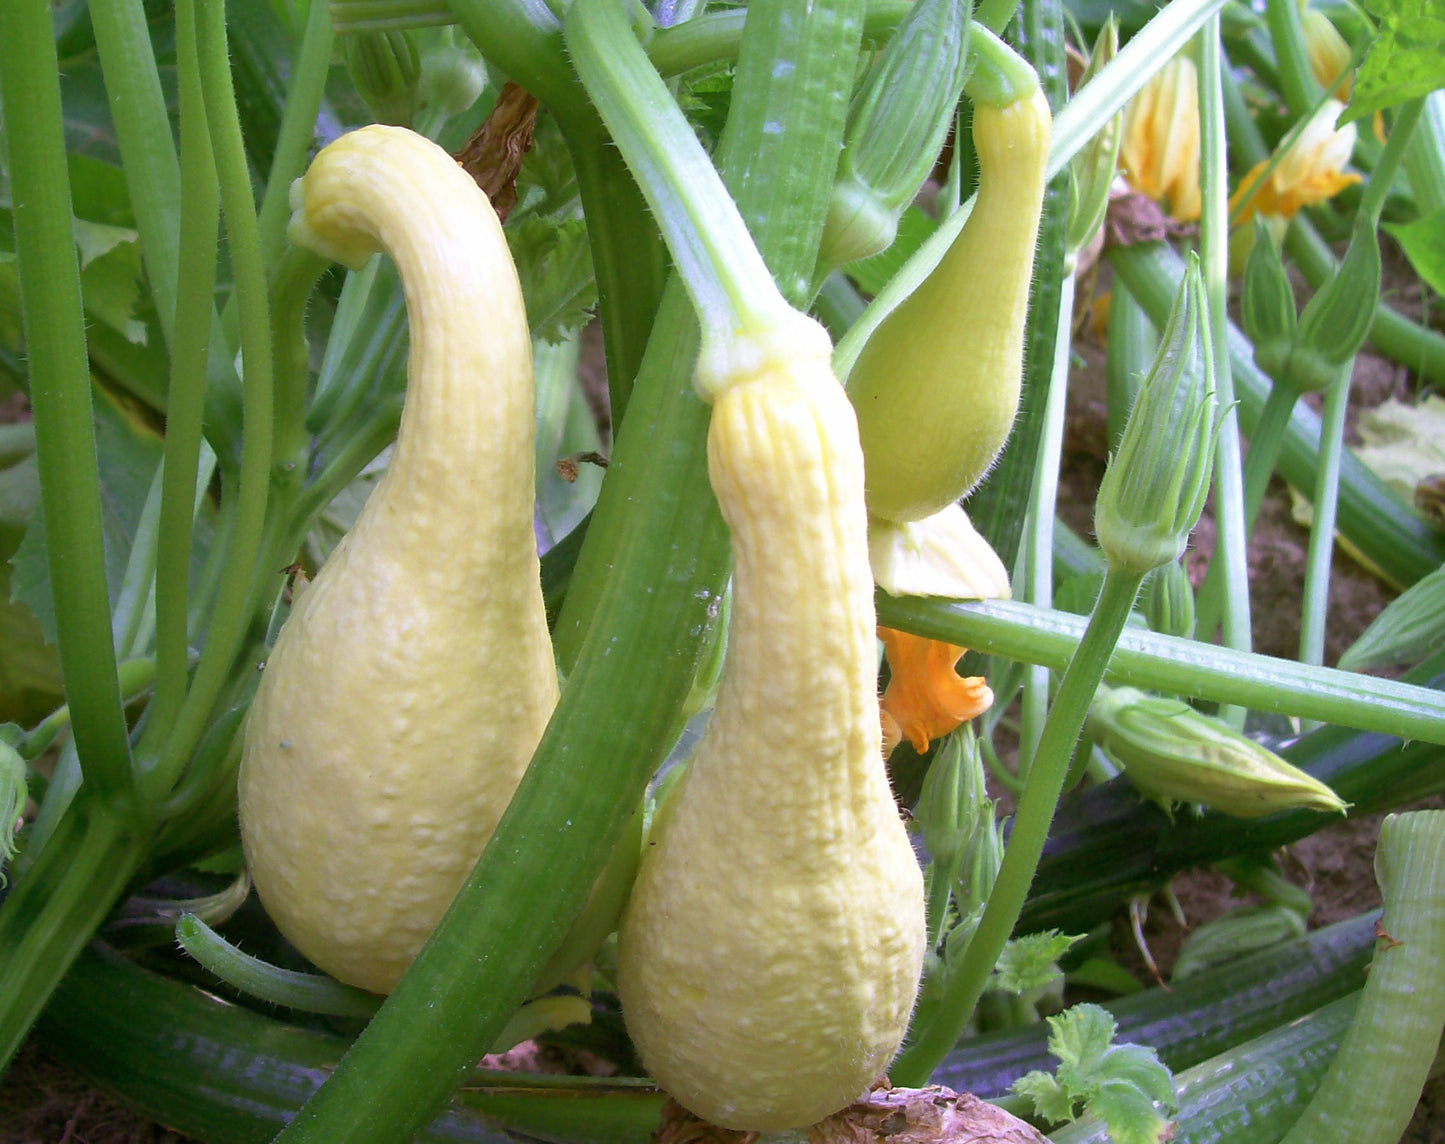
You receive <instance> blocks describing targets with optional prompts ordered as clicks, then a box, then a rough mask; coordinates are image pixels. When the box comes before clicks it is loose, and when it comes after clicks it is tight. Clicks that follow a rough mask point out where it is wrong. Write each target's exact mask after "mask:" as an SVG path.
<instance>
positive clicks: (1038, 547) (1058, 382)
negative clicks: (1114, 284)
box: [1018, 274, 1074, 779]
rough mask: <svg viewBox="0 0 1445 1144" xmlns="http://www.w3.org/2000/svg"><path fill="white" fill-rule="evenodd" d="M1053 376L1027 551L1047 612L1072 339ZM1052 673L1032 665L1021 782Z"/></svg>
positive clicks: (1067, 290)
mask: <svg viewBox="0 0 1445 1144" xmlns="http://www.w3.org/2000/svg"><path fill="white" fill-rule="evenodd" d="M1073 313H1074V276H1073V275H1072V274H1070V275H1068V276H1066V277H1065V278H1064V280H1063V282H1062V283H1061V284H1060V290H1059V313H1058V319H1057V320H1058V327H1059V329H1061V330H1065V331H1067V330H1068V328H1069V322H1070V320H1071V318H1072V315H1073ZM1054 344H1055V352H1054V370H1053V376H1052V378H1051V379H1050V381H1049V392H1048V397H1047V398H1046V399H1045V402H1044V415H1043V420H1044V429H1043V434H1042V436H1041V437H1040V439H1039V448H1038V455H1037V459H1036V461H1035V463H1034V482H1033V489H1032V491H1031V493H1030V496H1029V513H1028V528H1029V540H1028V546H1027V548H1026V549H1025V553H1026V564H1025V569H1024V599H1025V600H1026V601H1027V602H1028V603H1031V604H1037V605H1038V606H1040V607H1044V608H1048V607H1052V606H1053V600H1054V560H1053V554H1054V510H1055V507H1056V505H1057V503H1058V487H1059V462H1060V460H1061V458H1062V456H1063V449H1064V410H1065V406H1066V404H1067V402H1066V400H1065V398H1066V395H1067V392H1068V382H1069V339H1068V338H1067V337H1062V338H1056V340H1055V343H1054ZM1049 675H1050V673H1049V669H1048V668H1047V667H1044V666H1042V665H1039V664H1032V665H1030V667H1029V673H1028V680H1027V682H1026V683H1025V685H1024V693H1023V699H1022V703H1023V708H1022V711H1021V713H1020V720H1021V729H1020V731H1019V767H1018V773H1019V778H1021V779H1022V778H1027V777H1028V773H1029V767H1030V765H1031V763H1032V760H1033V757H1034V754H1035V752H1036V751H1037V750H1038V745H1039V742H1040V737H1041V736H1042V734H1043V728H1044V721H1045V714H1046V713H1047V711H1048V706H1049Z"/></svg>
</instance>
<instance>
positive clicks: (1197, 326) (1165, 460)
mask: <svg viewBox="0 0 1445 1144" xmlns="http://www.w3.org/2000/svg"><path fill="white" fill-rule="evenodd" d="M1218 426H1219V422H1218V418H1217V417H1216V415H1215V409H1214V364H1213V361H1212V360H1211V358H1210V352H1209V331H1208V307H1207V305H1206V303H1205V297H1204V282H1203V279H1202V278H1201V277H1200V274H1199V260H1198V257H1197V256H1194V255H1191V256H1190V260H1189V266H1188V269H1187V270H1186V271H1185V273H1184V281H1183V282H1182V283H1181V284H1180V288H1179V294H1178V296H1177V297H1176V298H1175V299H1174V308H1173V310H1172V311H1171V312H1170V314H1169V322H1168V324H1167V325H1166V326H1165V327H1164V332H1163V335H1162V337H1161V338H1160V344H1159V353H1158V355H1157V356H1156V357H1155V358H1154V364H1153V365H1152V366H1150V368H1149V373H1148V374H1147V375H1146V376H1145V378H1144V381H1143V383H1142V384H1141V385H1140V387H1139V394H1138V396H1137V397H1136V398H1135V400H1134V407H1133V409H1131V410H1130V411H1129V420H1128V422H1127V423H1126V424H1125V426H1124V435H1123V437H1122V439H1121V440H1120V442H1119V451H1118V452H1117V453H1116V454H1115V455H1114V456H1113V457H1112V458H1110V461H1109V467H1108V469H1107V470H1106V471H1105V473H1104V480H1103V482H1102V484H1101V485H1100V486H1099V497H1098V502H1097V505H1096V507H1095V509H1094V533H1095V535H1096V536H1097V537H1098V541H1099V547H1100V548H1101V549H1102V550H1103V552H1104V556H1105V558H1106V559H1107V560H1108V562H1109V567H1110V568H1111V569H1113V570H1115V571H1119V572H1127V573H1130V574H1134V575H1139V576H1142V575H1144V574H1145V573H1146V572H1148V571H1150V570H1151V569H1154V568H1158V567H1159V566H1160V565H1161V564H1168V563H1169V562H1170V561H1173V560H1178V559H1179V557H1180V556H1182V555H1183V553H1184V548H1185V546H1186V544H1187V543H1188V541H1189V533H1190V531H1191V530H1192V529H1193V528H1194V525H1195V524H1196V523H1197V522H1198V520H1199V514H1200V512H1202V511H1203V509H1204V498H1205V497H1206V495H1207V494H1208V492H1209V476H1210V469H1211V466H1212V464H1213V460H1214V440H1215V436H1216V434H1217V432H1218Z"/></svg>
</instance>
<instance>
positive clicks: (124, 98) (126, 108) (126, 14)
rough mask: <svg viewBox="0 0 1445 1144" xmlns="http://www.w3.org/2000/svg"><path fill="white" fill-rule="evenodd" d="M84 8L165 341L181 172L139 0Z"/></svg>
mask: <svg viewBox="0 0 1445 1144" xmlns="http://www.w3.org/2000/svg"><path fill="white" fill-rule="evenodd" d="M89 7H90V19H91V23H92V25H93V26H94V28H95V46H96V48H97V49H98V51H99V54H100V66H101V71H102V73H103V75H104V77H105V91H106V95H107V97H108V98H109V100H110V115H111V120H112V122H113V123H114V124H115V136H116V142H117V143H118V144H119V145H120V153H121V158H122V160H123V164H122V170H123V171H124V172H125V184H126V189H127V190H128V191H129V192H130V205H131V210H132V211H133V212H134V213H135V222H136V230H137V231H138V232H139V234H140V248H141V254H142V256H143V257H144V258H145V266H146V277H147V279H148V281H149V282H150V288H151V293H152V295H153V296H154V298H155V303H156V316H157V318H158V319H159V320H160V324H161V333H162V335H163V336H164V337H165V340H166V343H167V344H169V343H170V342H171V340H172V322H173V321H174V318H175V313H176V299H177V296H178V283H179V281H180V279H179V277H178V274H179V259H178V254H179V250H180V221H179V220H180V218H181V170H180V161H179V159H177V157H176V147H175V141H174V140H173V139H172V137H171V129H170V120H169V118H168V117H167V115H166V103H165V96H164V94H163V93H162V90H161V80H160V72H159V70H158V68H157V66H156V59H155V52H154V51H153V49H152V47H151V38H150V26H149V24H148V23H147V21H146V14H145V9H144V8H143V7H142V4H141V0H95V2H94V3H92V4H91V5H90V6H89ZM188 288H189V287H188Z"/></svg>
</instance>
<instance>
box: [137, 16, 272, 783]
mask: <svg viewBox="0 0 1445 1144" xmlns="http://www.w3.org/2000/svg"><path fill="white" fill-rule="evenodd" d="M197 42H198V48H199V53H198V54H199V60H200V71H201V90H202V94H203V98H204V103H205V109H206V126H207V129H208V130H209V132H210V138H211V145H212V147H213V148H214V151H215V160H216V173H217V176H218V177H219V180H220V197H221V206H222V210H223V211H224V213H225V218H226V238H227V243H226V245H227V249H228V250H229V252H230V255H231V270H232V275H233V277H234V279H235V283H236V286H235V289H236V295H237V302H238V310H239V316H240V335H241V359H242V362H243V363H244V370H245V378H246V384H245V387H244V389H243V412H242V427H243V437H242V445H241V465H240V471H239V474H238V477H237V482H236V483H237V486H238V487H237V488H236V489H235V490H234V492H233V493H232V494H231V495H232V496H234V498H235V504H236V522H235V531H234V532H233V533H232V534H231V537H230V545H229V547H228V550H227V553H226V563H225V569H224V571H223V572H222V574H221V579H220V583H219V587H218V591H217V597H216V605H215V608H214V609H213V611H212V613H211V623H210V628H209V630H208V631H207V633H206V644H205V649H204V651H203V652H202V653H201V660H200V663H199V665H198V666H197V668H196V674H195V679H194V680H193V681H192V684H191V689H190V692H189V693H188V694H187V696H186V699H185V702H184V704H183V705H182V707H181V710H180V712H179V713H178V714H177V717H176V722H175V727H174V729H173V731H172V733H171V735H170V737H169V739H168V740H167V742H166V744H165V747H164V750H163V753H162V754H161V755H160V757H159V759H158V761H157V762H156V764H155V766H154V768H153V769H152V770H151V772H150V774H149V775H148V776H147V780H146V781H147V788H148V790H150V791H151V792H153V793H155V794H157V795H159V794H163V793H164V792H165V791H167V790H169V788H170V786H171V785H172V784H173V783H174V782H175V780H176V778H177V777H178V776H179V774H180V772H181V769H182V768H183V767H184V766H185V764H186V760H187V759H188V758H189V757H190V754H191V752H192V751H193V750H194V749H195V746H196V744H197V743H198V742H199V741H200V738H201V735H202V734H203V733H204V731H205V728H206V724H207V723H208V722H209V721H210V717H211V714H212V708H213V706H214V704H215V702H216V699H217V697H218V696H219V695H220V693H221V690H222V688H223V687H224V686H225V682H226V679H227V677H228V676H229V675H230V672H231V667H232V664H233V662H234V659H235V655H236V652H237V651H238V650H239V648H240V644H241V639H242V636H243V634H244V632H245V628H246V625H247V624H248V623H249V622H250V618H251V617H250V615H249V613H248V611H247V607H246V605H247V603H248V600H249V597H250V594H251V590H252V585H253V582H254V580H255V571H256V567H255V562H256V556H257V553H258V549H259V547H260V543H261V536H262V530H263V528H264V526H265V521H266V504H267V501H268V499H269V490H270V476H271V473H270V469H271V449H272V440H273V431H272V360H271V320H270V315H269V311H270V306H269V303H268V300H267V287H266V271H265V266H264V264H263V262H262V256H261V241H260V231H259V227H258V224H257V219H256V206H255V202H254V201H253V199H252V197H251V178H250V172H249V170H248V168H247V164H246V151H245V146H244V143H243V141H242V138H241V122H240V117H239V114H238V112H237V109H236V96H235V91H234V89H233V87H232V86H231V71H230V64H229V60H228V55H227V49H226V24H225V9H224V8H223V6H222V3H221V0H200V3H199V7H198V21H197Z"/></svg>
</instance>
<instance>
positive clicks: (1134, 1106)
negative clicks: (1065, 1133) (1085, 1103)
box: [1089, 1081, 1170, 1144]
mask: <svg viewBox="0 0 1445 1144" xmlns="http://www.w3.org/2000/svg"><path fill="white" fill-rule="evenodd" d="M1089 1111H1090V1112H1091V1113H1093V1115H1094V1116H1096V1117H1098V1118H1099V1119H1100V1120H1102V1121H1103V1122H1104V1124H1105V1125H1106V1126H1107V1127H1108V1129H1109V1139H1110V1140H1112V1141H1113V1142H1114V1144H1160V1141H1162V1140H1168V1139H1169V1138H1170V1129H1169V1121H1168V1120H1167V1119H1165V1117H1163V1116H1161V1115H1160V1113H1159V1111H1158V1110H1157V1109H1156V1108H1155V1107H1154V1104H1153V1102H1152V1101H1151V1100H1149V1098H1148V1097H1146V1096H1145V1095H1144V1094H1143V1093H1141V1092H1140V1091H1139V1090H1138V1089H1137V1088H1134V1087H1133V1086H1132V1085H1129V1084H1127V1083H1124V1082H1122V1081H1109V1082H1106V1083H1105V1084H1103V1085H1101V1086H1100V1087H1099V1091H1098V1092H1097V1093H1095V1094H1094V1097H1093V1099H1092V1100H1090V1101H1089Z"/></svg>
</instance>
